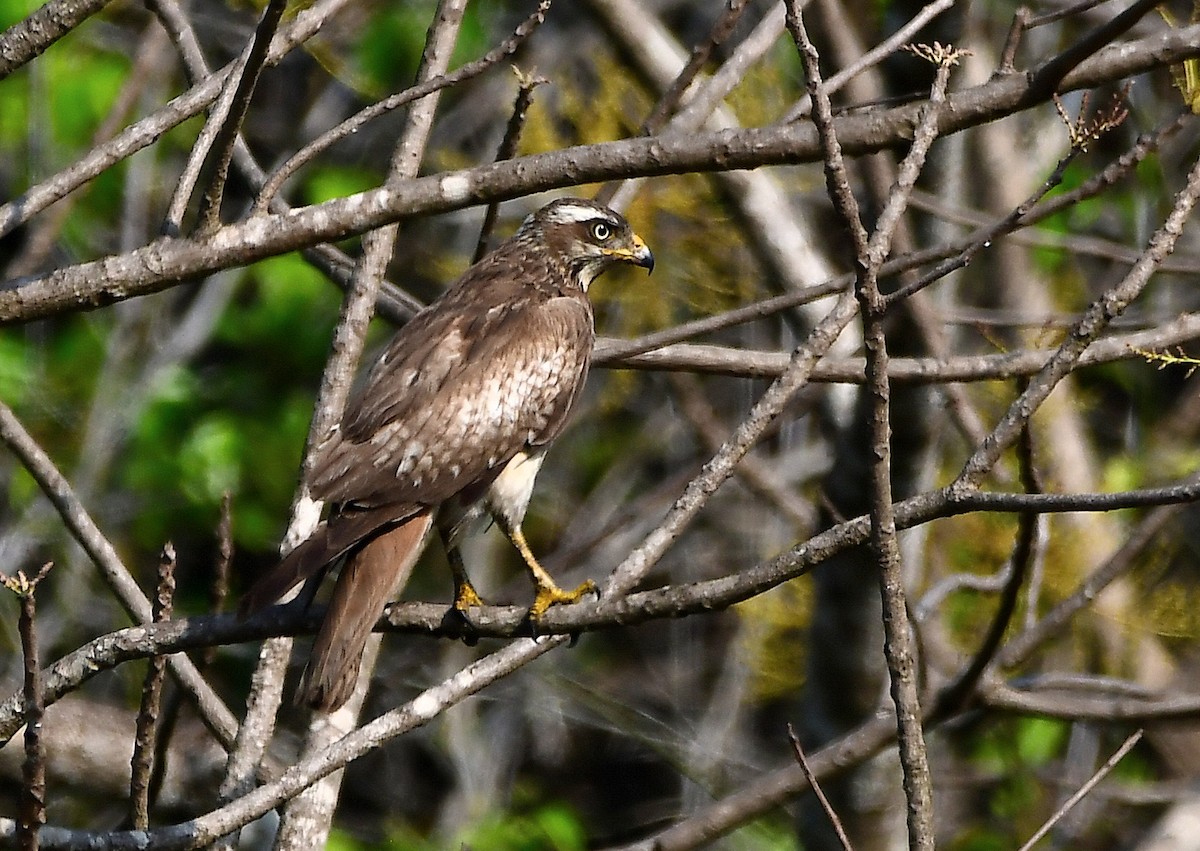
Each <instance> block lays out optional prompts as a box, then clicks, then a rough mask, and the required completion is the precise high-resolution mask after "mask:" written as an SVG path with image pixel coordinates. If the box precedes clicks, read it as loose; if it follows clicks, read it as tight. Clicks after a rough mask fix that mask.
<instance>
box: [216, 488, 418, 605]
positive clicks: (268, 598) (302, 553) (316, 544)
mask: <svg viewBox="0 0 1200 851" xmlns="http://www.w3.org/2000/svg"><path fill="white" fill-rule="evenodd" d="M421 513H427V512H426V511H425V509H423V508H421V507H420V506H416V505H414V506H407V507H406V506H399V505H387V506H382V507H377V508H369V509H366V510H361V511H358V510H353V509H347V510H343V511H340V512H338V513H336V514H334V515H332V516H331V517H330V518H329V519H328V520H324V521H322V522H321V523H320V525H318V526H317V528H316V529H315V530H314V531H313V533H312V534H311V535H309V536H308V538H306V539H305V540H303V541H301V542H300V543H299V544H298V545H297V546H295V547H294V548H293V549H292V551H291V552H289V553H288V554H287V555H286V556H285V557H284V558H283V559H282V560H281V561H280V562H279V563H278V564H276V565H275V566H274V567H272V568H271V569H270V570H268V571H267V572H266V573H264V574H263V575H262V576H260V577H259V578H258V580H257V581H256V582H255V583H254V585H252V586H251V587H250V590H249V591H247V592H246V593H245V594H244V595H243V596H242V599H241V601H240V602H239V603H238V613H239V614H240V615H241V616H242V617H249V616H250V615H252V614H253V613H255V612H257V611H259V610H260V609H265V608H266V607H267V606H269V605H271V604H272V603H274V602H275V601H276V600H278V599H279V598H280V597H282V596H283V595H284V594H285V593H287V592H288V591H289V590H290V589H292V588H294V587H295V586H296V585H298V584H299V583H301V582H303V581H305V580H307V579H308V578H309V577H311V576H315V575H316V574H317V572H318V571H320V570H321V569H322V568H323V567H325V566H326V565H328V564H330V563H332V562H334V561H336V560H337V559H339V558H341V557H342V556H343V555H345V554H346V553H347V552H349V551H350V550H351V549H353V547H354V546H355V545H356V544H358V542H359V541H361V540H363V539H365V538H368V537H370V536H372V535H374V534H376V533H377V532H378V531H379V530H380V529H382V528H385V527H390V526H396V525H399V524H401V523H403V522H405V521H407V520H410V519H412V518H413V517H415V516H416V515H418V514H421Z"/></svg>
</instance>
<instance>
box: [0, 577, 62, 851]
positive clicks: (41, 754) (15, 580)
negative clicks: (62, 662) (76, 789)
mask: <svg viewBox="0 0 1200 851" xmlns="http://www.w3.org/2000/svg"><path fill="white" fill-rule="evenodd" d="M52 566H53V564H52V563H51V562H46V563H45V564H43V565H42V567H41V569H40V570H39V571H38V572H37V574H35V575H34V576H33V578H29V577H27V576H26V575H25V573H24V572H22V571H17V574H16V575H15V576H5V577H3V579H2V580H0V581H3V584H4V586H5V587H6V588H8V590H10V591H12V592H13V593H14V594H16V595H17V597H18V598H19V599H20V601H21V614H20V616H19V618H18V621H17V629H18V631H19V632H20V635H21V659H22V667H23V669H24V674H25V676H24V687H23V689H22V703H23V707H22V711H21V717H22V721H23V722H24V724H25V759H24V761H23V762H22V763H21V780H22V784H21V795H20V802H19V804H18V817H17V844H18V847H19V848H20V849H21V851H38V846H39V836H38V833H39V831H40V830H41V828H42V826H43V825H44V824H45V823H46V746H45V745H44V744H43V743H42V716H43V715H44V714H45V711H46V705H45V701H44V700H43V698H42V668H41V663H40V662H39V660H38V655H39V654H38V641H37V624H36V617H37V601H36V600H35V599H34V592H35V591H36V590H37V585H38V583H39V582H41V581H42V579H44V578H45V576H46V574H47V573H48V572H49V571H50V568H51V567H52Z"/></svg>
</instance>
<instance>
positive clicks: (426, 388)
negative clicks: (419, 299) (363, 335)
mask: <svg viewBox="0 0 1200 851" xmlns="http://www.w3.org/2000/svg"><path fill="white" fill-rule="evenodd" d="M593 336H594V331H593V325H592V310H591V306H590V305H589V304H588V301H587V299H586V297H585V296H584V295H583V293H582V292H581V291H579V290H578V289H577V288H572V287H571V286H570V285H569V280H568V277H567V275H566V273H565V270H562V269H559V268H555V267H554V265H553V264H552V263H551V262H549V261H548V260H547V259H546V257H545V255H544V252H539V251H536V250H530V249H526V248H524V247H523V246H521V245H520V244H519V243H518V244H517V245H515V246H514V247H513V250H512V251H509V252H499V253H498V254H494V255H492V257H491V258H489V259H488V260H485V261H484V262H483V263H481V264H480V265H479V266H477V267H475V268H474V269H473V270H472V271H471V273H470V274H468V275H466V276H464V277H463V278H461V279H460V280H459V281H458V282H456V283H455V285H454V286H453V287H452V288H451V289H450V290H448V291H447V292H446V293H445V294H444V295H443V296H442V298H441V299H439V300H438V302H437V303H436V307H435V308H430V309H427V310H426V311H423V312H422V313H420V314H418V315H417V316H416V317H414V318H413V320H412V321H411V322H410V323H409V324H408V325H407V326H405V327H404V328H403V329H401V331H400V332H399V333H398V334H397V335H396V336H395V338H393V340H392V342H391V344H390V345H389V346H388V348H387V350H386V351H385V352H384V353H383V355H382V356H381V357H380V359H379V360H378V361H377V362H376V364H375V366H374V367H373V368H372V370H371V373H370V375H369V376H368V379H367V382H366V384H365V385H364V387H363V388H362V391H361V392H360V393H359V394H358V396H357V397H356V398H355V400H354V401H353V402H352V403H351V405H350V407H349V409H348V410H347V412H346V416H345V418H344V419H343V422H342V425H341V427H340V428H339V429H338V430H336V431H334V432H333V433H332V434H331V435H330V437H329V438H328V439H327V440H326V441H325V443H324V444H323V445H322V446H321V448H320V450H319V455H318V460H317V467H316V470H315V471H314V477H313V495H314V496H315V497H317V498H319V499H324V500H327V501H330V502H334V503H341V502H347V501H350V500H353V505H355V506H361V507H368V506H373V505H384V504H388V503H417V504H423V505H434V504H437V503H439V502H442V501H444V500H446V499H449V498H450V497H452V496H454V495H455V494H457V493H459V492H460V491H462V490H463V489H465V488H468V487H482V486H486V485H487V484H489V483H490V482H491V481H492V479H494V478H495V476H496V475H498V474H499V472H500V470H502V469H503V467H504V465H505V464H506V463H508V461H509V460H510V459H511V458H512V457H513V456H514V455H516V454H517V453H518V452H520V451H521V450H523V449H526V448H528V447H536V446H541V445H544V444H546V443H549V442H550V441H552V440H553V439H554V438H555V437H556V436H557V435H558V433H559V432H560V431H561V430H562V428H563V425H564V424H565V422H566V420H567V416H568V414H569V412H570V409H571V407H572V405H573V403H574V401H575V398H576V395H577V393H578V390H579V388H580V387H581V386H582V385H583V383H584V379H585V378H586V375H587V369H588V361H589V358H590V355H591V350H592V343H593Z"/></svg>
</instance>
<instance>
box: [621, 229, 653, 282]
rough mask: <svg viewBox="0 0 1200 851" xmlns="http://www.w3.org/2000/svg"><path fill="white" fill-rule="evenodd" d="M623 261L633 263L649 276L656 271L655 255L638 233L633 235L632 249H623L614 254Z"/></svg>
mask: <svg viewBox="0 0 1200 851" xmlns="http://www.w3.org/2000/svg"><path fill="white" fill-rule="evenodd" d="M614 254H616V255H617V256H618V257H619V258H620V259H621V260H624V261H625V262H626V263H632V264H633V265H635V266H641V267H642V268H643V269H645V270H646V272H647V274H648V273H650V272H653V271H654V254H653V252H651V251H650V247H649V246H648V245H646V242H645V240H643V239H642V238H641V237H640V236H638V235H637V234H636V233H635V234H634V235H633V242H632V247H631V248H623V249H621V250H620V251H616V252H614Z"/></svg>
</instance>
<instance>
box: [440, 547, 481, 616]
mask: <svg viewBox="0 0 1200 851" xmlns="http://www.w3.org/2000/svg"><path fill="white" fill-rule="evenodd" d="M446 561H448V562H450V572H451V573H453V574H454V608H456V609H458V610H459V611H460V612H466V610H467V609H469V608H471V607H472V606H486V605H487V603H485V602H484V601H483V598H482V597H480V596H479V594H478V593H476V591H475V586H474V585H472V584H471V580H470V579H469V578H468V577H467V569H466V567H465V566H464V565H463V560H462V554H461V553H459V551H458V548H457V547H451V546H447V547H446Z"/></svg>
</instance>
